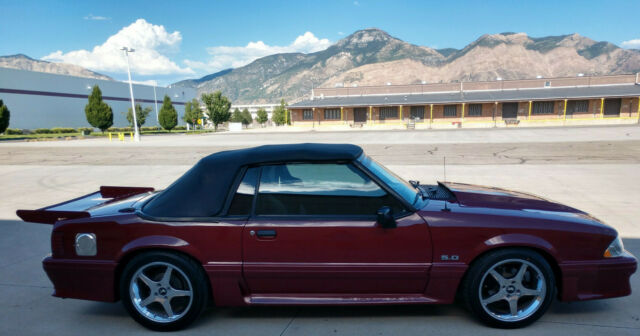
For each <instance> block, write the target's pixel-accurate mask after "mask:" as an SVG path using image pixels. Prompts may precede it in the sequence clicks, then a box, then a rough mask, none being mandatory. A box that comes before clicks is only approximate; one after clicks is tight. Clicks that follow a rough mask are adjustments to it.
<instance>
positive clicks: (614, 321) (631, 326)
mask: <svg viewBox="0 0 640 336" xmlns="http://www.w3.org/2000/svg"><path fill="white" fill-rule="evenodd" d="M507 131H508V132H507ZM501 132H507V133H501ZM521 132H522V133H521ZM425 133H428V134H425ZM434 133H439V134H436V135H434V134H433V133H430V132H429V131H425V132H417V131H416V132H362V133H361V132H334V133H330V136H328V133H314V132H309V133H300V134H286V135H282V134H273V135H269V134H266V135H265V134H240V135H235V134H234V135H231V134H216V135H205V136H199V135H197V136H161V137H153V139H151V137H149V138H145V139H143V143H142V144H131V143H118V144H109V143H108V142H107V141H106V140H105V139H98V140H80V141H64V142H45V143H0V185H1V186H2V187H3V188H0V226H1V227H2V228H3V234H2V235H0V297H2V298H3V305H1V306H0V334H2V335H13V334H20V335H40V334H104V333H107V332H108V333H114V334H115V333H117V334H127V335H128V334H147V333H150V332H149V331H147V330H145V329H144V328H142V327H140V326H139V325H137V324H136V323H135V322H134V321H133V320H132V319H131V318H129V316H128V315H127V313H126V312H125V310H124V308H123V307H122V306H121V304H119V303H117V304H108V303H96V302H88V301H80V300H62V299H58V298H53V297H51V296H50V294H51V292H52V287H51V283H50V282H49V280H48V279H47V278H46V275H45V274H44V272H43V271H42V267H41V264H40V262H41V259H42V257H43V256H44V255H45V254H47V253H49V249H50V247H49V235H50V231H51V227H50V226H47V225H39V224H31V223H23V222H20V221H18V220H17V217H16V216H15V210H16V209H18V208H37V207H42V206H45V205H49V204H52V203H56V202H60V201H63V200H67V199H69V198H72V197H75V196H79V195H82V194H85V193H88V192H91V191H94V190H97V188H98V187H99V186H100V185H138V186H153V187H156V188H164V187H166V186H167V185H168V184H169V183H171V182H172V181H173V180H175V179H176V178H177V177H178V176H179V175H180V174H182V173H183V172H184V171H186V170H187V169H188V168H189V167H191V165H192V163H193V162H195V161H196V160H197V159H198V158H199V157H201V156H202V155H204V154H205V153H209V152H212V151H218V150H224V149H227V148H235V147H241V146H248V145H255V144H257V143H272V142H278V141H281V142H311V141H314V142H353V143H359V144H362V145H364V147H365V149H366V150H367V151H370V152H371V154H373V155H374V156H376V158H377V159H378V160H380V161H381V162H383V163H385V164H387V165H388V166H389V167H390V168H391V169H392V170H394V171H395V172H397V173H398V174H399V175H401V176H403V177H405V178H412V179H418V180H420V181H422V182H423V183H432V182H435V181H436V180H440V179H442V178H443V175H444V172H443V167H442V165H441V164H440V162H441V160H442V157H444V156H446V157H447V162H448V163H449V164H448V165H447V168H446V170H447V171H446V174H447V180H451V181H458V182H466V183H476V184H485V185H493V186H498V187H504V188H509V189H515V190H521V191H526V192H531V193H534V194H539V195H542V196H544V197H547V198H550V199H554V200H557V201H560V202H564V203H567V204H568V205H571V206H575V207H577V208H580V209H583V210H586V211H588V212H590V213H592V214H594V215H595V216H596V217H598V218H600V219H602V220H603V221H605V222H607V223H608V224H610V225H612V226H613V227H615V228H616V229H617V230H618V231H619V232H620V233H621V235H622V237H623V240H624V243H625V246H626V248H627V249H628V250H630V251H631V252H632V253H634V254H635V255H636V256H640V224H639V223H638V222H637V218H640V206H638V199H639V197H640V182H638V181H639V179H638V178H637V175H638V172H639V171H640V162H639V161H640V160H639V158H640V132H638V128H633V127H606V128H605V127H599V128H579V129H573V128H572V129H526V130H496V132H491V130H452V131H437V132H434ZM383 136H384V137H383ZM456 138H461V139H460V141H454V140H455V139H456ZM587 138H588V140H589V142H588V143H584V140H587ZM551 140H553V141H551ZM578 140H580V141H578ZM434 144H435V145H436V147H438V150H437V151H433V153H432V154H430V153H429V150H428V149H430V148H432V147H433V146H434ZM504 149H507V151H506V152H503V151H502V150H504ZM523 158H524V159H523ZM631 281H632V288H633V290H634V292H635V293H634V294H633V295H631V296H629V297H624V298H618V299H611V300H600V301H590V302H576V303H560V302H555V303H554V304H553V305H552V307H551V309H550V310H549V312H548V313H547V314H546V315H545V316H544V317H543V318H542V319H541V320H540V321H538V322H537V323H535V324H534V325H532V326H530V327H528V328H525V329H520V330H511V331H503V330H496V329H490V328H487V327H485V326H483V325H481V324H479V323H477V322H476V321H475V320H474V319H473V318H472V317H471V315H470V314H468V313H467V312H466V311H465V310H464V309H463V308H462V307H461V306H460V305H447V306H386V307H250V308H220V309H219V308H212V309H209V310H208V311H207V312H205V314H204V315H203V317H202V318H201V319H200V320H199V321H198V322H197V323H196V324H195V325H194V326H193V327H191V328H190V329H188V330H186V331H185V332H184V333H185V334H194V335H199V334H207V335H251V334H259V335H425V334H437V335H454V334H455V335H461V334H471V333H473V334H478V335H499V334H509V335H539V334H545V335H546V334H566V335H573V334H581V335H600V334H604V333H609V334H615V335H637V334H638V333H640V308H639V307H640V296H638V294H637V292H638V291H640V280H639V277H638V276H637V275H635V276H634V277H632V280H631Z"/></svg>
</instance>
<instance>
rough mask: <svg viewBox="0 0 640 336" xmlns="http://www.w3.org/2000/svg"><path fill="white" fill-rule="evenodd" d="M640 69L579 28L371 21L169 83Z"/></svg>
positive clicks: (269, 88)
mask: <svg viewBox="0 0 640 336" xmlns="http://www.w3.org/2000/svg"><path fill="white" fill-rule="evenodd" d="M0 67H8V68H16V69H23V70H31V71H40V72H50V73H56V74H63V75H72V76H80V77H88V78H97V79H106V80H112V78H110V77H108V76H106V75H103V74H99V73H97V72H94V71H91V70H88V69H85V68H82V67H80V66H77V65H72V64H65V63H52V62H46V61H41V60H36V59H33V58H30V57H28V56H26V55H22V54H18V55H11V56H0ZM639 71H640V50H634V49H622V48H619V47H618V46H616V45H614V44H612V43H609V42H606V41H594V40H592V39H590V38H588V37H584V36H581V35H578V34H571V35H560V36H547V37H530V36H527V34H525V33H501V34H491V35H489V34H485V35H482V36H480V37H479V38H478V39H477V40H475V41H473V42H471V43H470V44H469V45H467V46H466V47H464V48H462V49H454V48H445V49H434V48H430V47H427V46H418V45H415V44H411V43H407V42H405V41H402V40H400V39H398V38H396V37H393V36H391V35H389V34H387V33H386V32H384V31H382V30H380V29H376V28H368V29H363V30H358V31H356V32H355V33H353V34H351V35H349V36H347V37H345V38H343V39H341V40H339V41H337V42H336V43H335V44H333V45H331V46H330V47H329V48H327V49H325V50H322V51H318V52H314V53H309V54H304V53H282V54H274V55H269V56H265V57H262V58H259V59H257V60H255V61H253V62H251V63H249V64H247V65H245V66H242V67H239V68H235V69H226V70H222V71H219V72H216V73H213V74H210V75H207V76H204V77H202V78H197V79H187V80H182V81H180V82H177V83H174V84H172V85H173V86H182V87H190V88H195V89H196V90H197V91H198V95H200V94H201V93H205V92H213V91H216V90H221V91H222V92H223V94H224V95H226V96H227V97H229V98H230V99H231V101H232V102H234V103H236V104H253V103H277V102H278V101H279V100H280V99H281V98H284V99H285V100H286V101H292V100H296V99H300V98H301V97H303V96H308V95H309V94H310V93H311V89H312V88H315V87H335V86H366V85H385V84H388V83H391V84H413V83H423V82H424V83H448V82H459V81H465V82H467V81H486V80H496V79H497V78H502V79H505V80H507V79H526V78H536V77H538V76H542V77H573V76H577V75H578V74H583V75H585V76H589V75H614V74H628V73H636V72H639Z"/></svg>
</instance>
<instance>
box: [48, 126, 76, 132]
mask: <svg viewBox="0 0 640 336" xmlns="http://www.w3.org/2000/svg"><path fill="white" fill-rule="evenodd" d="M75 132H76V129H75V128H69V127H54V128H52V129H51V133H57V134H63V133H75Z"/></svg>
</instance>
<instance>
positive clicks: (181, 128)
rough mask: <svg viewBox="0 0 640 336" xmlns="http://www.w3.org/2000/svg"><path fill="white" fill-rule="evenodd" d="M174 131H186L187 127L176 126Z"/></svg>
mask: <svg viewBox="0 0 640 336" xmlns="http://www.w3.org/2000/svg"><path fill="white" fill-rule="evenodd" d="M174 130H176V131H186V130H187V126H176V127H175V128H174Z"/></svg>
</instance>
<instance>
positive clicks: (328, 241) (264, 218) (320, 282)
mask: <svg viewBox="0 0 640 336" xmlns="http://www.w3.org/2000/svg"><path fill="white" fill-rule="evenodd" d="M258 180H259V183H258V188H257V189H258V190H257V193H256V197H255V198H254V209H253V214H252V216H251V217H250V218H249V220H248V222H247V224H246V226H245V228H244V230H243V237H242V240H243V242H242V243H243V276H244V279H245V281H246V284H247V287H248V290H249V291H250V293H251V294H296V293H298V294H324V295H326V294H394V293H422V292H423V291H424V289H425V286H426V282H427V277H428V271H429V267H430V262H431V246H430V237H429V230H428V228H427V225H426V223H425V222H424V220H423V219H422V218H421V217H420V216H418V215H416V214H414V213H411V212H409V211H407V209H406V208H405V206H403V205H402V203H401V202H400V201H399V200H398V199H396V198H395V197H394V196H393V195H391V194H390V193H389V192H388V191H387V190H385V189H384V188H383V187H381V185H379V184H377V183H376V182H375V181H374V180H373V179H372V178H371V177H370V176H369V175H368V174H367V173H366V172H364V171H362V170H361V169H360V168H358V167H356V166H354V165H353V164H351V163H286V164H284V163H283V164H274V165H266V166H262V167H261V168H260V172H259V178H258ZM382 206H389V207H391V208H392V210H393V212H394V213H395V214H396V216H397V217H398V218H397V220H396V223H397V227H395V228H382V227H380V225H378V223H377V222H376V216H375V214H376V210H377V209H379V208H380V207H382Z"/></svg>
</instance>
